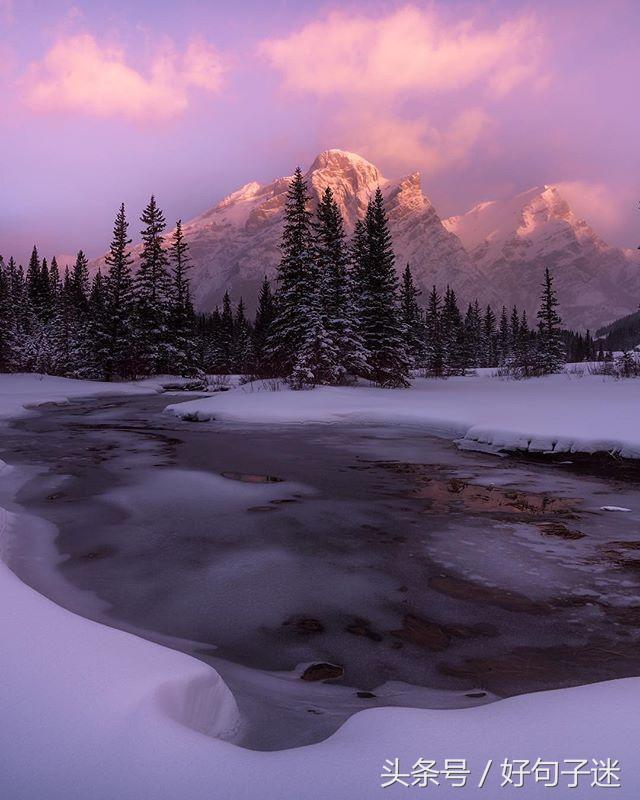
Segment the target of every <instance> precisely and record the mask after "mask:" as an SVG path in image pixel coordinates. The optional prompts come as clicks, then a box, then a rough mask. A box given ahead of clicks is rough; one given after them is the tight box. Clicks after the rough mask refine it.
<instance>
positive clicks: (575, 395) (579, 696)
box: [0, 376, 640, 800]
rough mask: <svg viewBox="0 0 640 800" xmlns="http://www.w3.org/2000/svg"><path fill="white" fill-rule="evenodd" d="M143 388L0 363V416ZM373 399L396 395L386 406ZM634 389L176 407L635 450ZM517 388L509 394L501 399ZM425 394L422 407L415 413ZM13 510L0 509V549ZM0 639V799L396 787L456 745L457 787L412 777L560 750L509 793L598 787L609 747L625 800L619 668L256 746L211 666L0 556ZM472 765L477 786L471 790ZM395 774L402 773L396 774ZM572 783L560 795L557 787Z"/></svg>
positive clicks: (470, 389)
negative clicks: (37, 580)
mask: <svg viewBox="0 0 640 800" xmlns="http://www.w3.org/2000/svg"><path fill="white" fill-rule="evenodd" d="M472 380H475V381H476V382H475V384H474V383H471V381H472ZM587 389H588V390H587ZM156 390H157V386H149V385H147V386H142V387H141V386H140V385H137V386H131V387H128V386H125V385H123V384H118V385H105V384H95V383H94V384H89V383H82V382H76V381H65V380H63V379H52V378H45V379H44V380H42V381H40V380H39V379H38V378H37V377H33V376H0V415H2V416H4V417H10V416H12V415H15V414H18V413H23V407H24V406H25V405H33V404H36V403H41V402H61V401H64V399H65V398H68V397H74V396H80V395H88V394H92V393H101V392H103V391H112V392H113V391H117V392H119V393H123V392H125V391H156ZM502 393H505V394H502ZM507 397H508V398H510V399H508V400H507V399H506V398H507ZM365 398H366V399H365ZM391 398H396V400H394V405H393V410H391V409H390V403H389V400H390V399H391ZM403 398H406V399H403ZM438 398H439V399H438ZM638 399H640V383H639V384H637V383H636V382H628V383H603V382H602V381H601V380H600V379H592V378H590V377H585V378H582V379H573V378H566V377H558V378H551V379H545V380H543V381H536V382H531V381H530V382H527V383H517V384H515V383H504V384H503V383H502V382H500V381H489V380H488V379H486V378H479V379H460V380H459V381H448V382H443V383H440V382H433V383H428V384H427V383H423V382H417V384H416V387H415V388H414V390H412V391H409V392H404V393H401V392H393V393H388V392H383V391H381V390H373V389H357V390H342V389H340V390H337V389H336V390H331V389H323V390H318V391H316V392H309V393H304V394H300V393H299V394H295V395H293V394H291V393H283V392H280V393H269V394H264V395H262V396H260V397H259V396H257V394H253V395H252V394H249V393H248V392H246V391H245V392H243V391H240V390H237V391H233V392H229V393H226V394H224V395H220V396H216V397H214V398H209V399H206V400H202V401H196V405H195V408H194V405H193V403H191V404H189V403H187V404H185V405H184V406H183V407H182V408H183V409H184V408H185V407H186V408H189V407H190V410H188V411H187V414H189V415H191V414H194V413H195V412H196V411H197V413H198V415H199V414H201V413H202V414H206V415H208V416H211V415H215V416H216V417H219V418H221V419H222V418H225V419H235V420H239V419H249V420H251V421H256V420H259V419H264V418H265V417H267V416H268V417H269V418H270V419H272V420H273V419H277V420H279V421H298V422H301V421H304V420H306V419H309V418H313V419H316V420H318V419H321V420H326V421H338V420H340V419H342V418H344V417H345V416H348V417H351V418H353V417H354V416H355V417H356V418H366V419H369V420H370V419H376V420H386V421H389V422H400V421H403V420H408V419H410V420H411V421H412V422H416V421H422V420H424V422H425V425H427V426H429V427H430V429H431V430H435V429H438V428H439V429H440V430H441V431H442V432H443V433H444V432H445V431H450V432H451V431H454V432H456V433H464V434H466V435H467V437H469V434H470V432H471V431H472V430H475V431H476V434H475V435H473V436H471V437H470V438H472V439H473V438H478V437H479V436H489V435H490V436H491V441H493V442H494V443H498V441H497V438H498V436H503V435H507V434H508V435H509V436H510V437H512V439H513V438H514V437H516V436H518V435H523V434H524V435H525V436H529V435H531V436H534V437H536V446H538V444H539V446H542V438H543V437H548V439H549V441H552V440H553V439H556V438H558V437H562V440H561V441H562V445H563V446H566V447H569V444H570V443H573V446H576V443H577V444H579V445H580V446H581V447H590V448H594V443H597V442H598V440H600V441H601V442H603V443H604V442H607V443H608V444H607V446H612V443H617V444H614V445H613V446H615V447H617V448H618V449H619V450H621V451H623V452H625V453H636V452H638V450H640V431H638V428H637V425H636V424H634V420H633V418H632V417H631V412H632V407H633V406H634V404H635V408H637V404H638ZM525 402H526V404H527V405H526V407H524V408H517V407H516V404H517V403H525ZM296 404H297V408H298V409H299V410H298V411H297V412H296V411H295V407H296ZM598 404H600V413H599V414H597V413H596V411H597V409H598ZM487 405H488V406H489V408H486V407H485V406H487ZM603 406H604V407H603ZM436 407H437V413H436V412H435V411H432V409H434V408H436ZM327 409H328V410H327ZM545 409H546V410H545ZM174 413H175V407H174ZM549 414H550V415H551V417H549V418H547V415H549ZM507 415H508V416H507ZM584 420H586V421H584ZM596 422H597V423H598V428H597V429H596V430H597V433H595V434H594V433H593V430H594V426H595V424H596ZM600 422H601V423H602V424H600ZM519 425H527V426H528V427H526V428H519V427H518V426H519ZM545 425H546V426H547V427H545ZM463 429H465V430H463ZM483 430H484V431H485V433H484V434H483V433H482V431H483ZM478 431H479V432H478ZM590 431H591V433H590ZM634 431H635V433H634ZM596 437H597V438H596ZM589 442H590V443H591V444H588V443H589ZM634 448H636V449H634ZM598 449H601V448H600V447H598ZM19 485H20V476H19V475H18V474H17V471H12V470H11V469H5V470H3V471H2V473H1V474H0V491H1V492H2V494H3V496H6V497H9V496H10V495H11V494H12V493H15V491H17V490H18V488H19ZM8 502H9V501H6V502H5V505H7V504H8ZM26 523H27V521H26V520H25V519H24V518H21V517H19V516H15V515H13V514H11V513H9V512H7V511H4V510H0V543H1V545H2V552H5V549H6V548H7V547H8V546H10V543H11V538H12V537H13V536H16V535H19V534H20V526H21V525H24V524H26ZM0 636H1V637H2V641H3V650H2V656H1V657H0V710H1V715H0V797H3V798H5V797H6V798H8V799H9V800H36V798H38V800H40V798H47V800H63V799H64V800H76V799H77V800H86V798H87V797H92V798H96V799H97V800H113V799H114V798H118V800H141V798H146V797H153V798H154V800H163V798H167V800H169V798H170V799H171V800H175V798H180V800H205V798H206V800H210V799H211V798H220V799H221V800H222V799H223V798H224V800H240V798H243V799H246V800H250V799H251V800H254V798H255V799H257V798H260V800H269V799H270V798H274V800H275V799H276V798H277V800H282V799H283V798H293V797H295V798H297V799H299V800H321V799H322V800H324V799H325V798H326V799H327V800H328V798H332V800H333V799H335V800H342V798H344V799H345V800H346V799H347V798H349V800H359V799H361V800H369V799H370V798H371V797H373V796H378V795H382V796H399V797H414V796H420V795H421V792H422V791H424V787H423V786H421V783H420V782H421V775H422V776H423V777H422V780H425V778H424V775H425V772H424V771H422V772H421V771H420V769H419V768H416V770H412V767H413V765H414V764H415V763H416V762H417V761H418V759H420V758H423V759H426V760H431V761H435V762H436V764H435V765H434V766H435V768H436V769H442V768H443V767H444V760H445V759H447V758H448V759H466V766H467V767H468V768H469V770H470V775H469V776H468V778H467V779H466V786H465V787H464V788H462V787H459V786H458V787H456V784H459V783H460V780H461V779H460V778H457V779H454V778H452V777H451V775H449V777H446V776H445V775H444V774H440V775H438V776H435V777H436V779H437V780H439V782H440V785H439V786H438V787H436V786H435V785H433V784H432V785H430V786H429V787H428V788H429V789H430V790H431V791H432V792H434V793H438V792H440V793H442V794H445V795H447V794H450V793H451V792H453V796H454V797H455V796H458V795H460V796H465V797H477V798H482V797H494V798H495V797H500V796H501V795H502V791H501V789H500V785H501V783H502V782H503V779H502V777H501V769H500V762H502V761H503V760H504V759H511V760H515V759H525V760H528V761H530V762H531V764H533V762H535V761H536V759H538V758H539V759H546V760H547V761H551V762H560V769H561V770H563V774H561V775H560V776H559V777H558V779H557V781H555V780H554V778H553V775H551V776H549V778H548V780H546V781H545V780H541V777H543V772H542V770H541V769H540V768H538V769H537V771H536V774H531V769H530V767H531V764H529V765H525V770H524V773H523V775H522V778H521V780H522V782H523V783H524V788H522V789H519V794H520V795H521V796H523V795H524V796H526V797H530V798H547V797H558V798H569V797H577V796H579V797H581V798H591V797H594V798H595V797H600V796H602V791H603V790H602V789H600V788H598V787H595V788H591V784H592V783H593V781H594V778H599V779H600V780H601V781H603V780H605V779H606V778H605V776H603V775H602V770H597V768H596V767H595V766H594V764H593V762H592V759H608V758H611V759H618V760H619V761H620V764H621V768H622V770H621V778H620V782H621V786H622V788H621V789H618V790H617V792H616V794H615V796H616V797H620V798H625V799H627V798H628V799H629V800H631V798H637V797H638V796H640V766H639V764H638V744H637V743H638V741H639V740H640V717H639V716H638V714H637V696H638V694H639V693H640V679H637V678H630V679H625V680H619V681H612V682H607V683H601V684H596V685H592V686H588V687H580V688H576V689H565V690H560V691H555V692H545V693H540V694H535V695H529V696H523V697H517V698H512V699H509V700H503V701H500V702H497V703H493V704H490V705H485V706H481V707H477V708H473V709H464V710H454V711H452V710H447V711H441V710H440V711H435V710H434V711H424V710H414V709H392V708H390V709H375V710H370V711H363V712H361V713H359V714H357V715H355V716H354V717H352V718H351V719H350V720H349V721H348V722H347V723H346V724H345V725H344V726H343V727H342V728H341V729H340V730H339V731H338V732H337V733H336V734H334V735H333V736H331V737H330V738H329V739H327V740H326V741H324V742H322V743H320V744H317V745H313V746H309V747H304V748H299V749H295V750H289V751H280V752H275V753H257V752H252V751H247V750H244V749H242V748H239V747H237V746H235V745H233V744H232V743H231V742H230V741H225V740H224V739H223V738H216V737H221V736H222V737H225V738H227V739H233V732H234V729H235V728H236V726H237V725H238V724H239V722H240V721H239V719H238V714H237V710H236V706H235V702H234V700H233V698H232V696H231V695H230V693H229V691H228V690H227V688H226V686H225V685H224V683H223V682H222V681H221V679H220V678H219V676H218V675H217V673H216V672H215V671H213V670H211V669H209V668H207V667H206V666H204V665H203V664H202V663H200V662H198V661H195V660H194V659H192V658H190V657H188V656H185V655H183V654H179V653H176V652H174V651H171V650H168V649H166V648H164V647H161V646H159V645H155V644H152V643H149V642H147V641H143V640H142V639H139V638H137V637H135V636H131V635H128V634H126V633H123V632H121V631H117V630H113V629H110V628H107V627H104V626H101V625H99V624H97V623H93V622H90V621H88V620H85V619H83V618H81V617H78V616H76V615H74V614H71V613H70V612H67V611H65V610H63V609H61V608H60V607H58V606H56V605H55V604H53V603H51V602H50V601H48V600H46V599H45V598H43V597H42V596H40V595H39V594H37V593H36V592H35V591H33V590H32V589H30V588H29V587H27V586H26V585H24V584H23V583H21V582H20V581H19V580H18V579H17V578H16V577H15V576H14V575H13V573H11V572H10V570H9V569H8V568H7V567H5V566H4V564H1V563H0ZM386 759H391V761H393V760H394V759H398V760H399V761H398V765H399V767H400V772H402V773H411V772H412V771H413V776H409V775H406V774H404V775H403V776H402V777H401V778H400V780H401V781H403V782H404V783H400V782H396V784H395V785H393V786H390V787H389V788H388V789H386V790H382V789H381V784H382V783H387V782H389V781H390V780H391V779H390V777H383V778H381V773H382V771H383V764H384V762H385V760H386ZM575 760H585V761H586V762H587V763H584V764H582V763H581V762H578V763H576V761H575ZM423 766H424V765H423ZM487 767H488V774H487V777H486V780H485V783H484V787H483V788H478V783H479V782H480V781H481V778H482V776H483V773H484V772H485V771H486V769H487ZM591 770H595V771H593V772H592V771H591ZM551 771H552V772H553V769H552V770H551ZM536 778H537V781H536ZM413 781H416V785H413V786H410V785H405V784H411V783H412V782H413ZM511 781H512V785H511V786H507V787H505V789H504V791H505V796H508V794H509V792H510V791H512V790H513V788H514V785H513V784H515V785H516V786H517V785H519V779H518V776H517V775H516V774H515V773H514V774H512V776H511ZM576 782H577V783H578V785H579V786H580V789H579V790H578V792H576V789H571V788H569V787H570V786H571V785H572V783H576ZM545 784H546V785H545ZM552 787H555V788H552ZM605 794H606V792H605Z"/></svg>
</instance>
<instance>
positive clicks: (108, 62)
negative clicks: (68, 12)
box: [22, 33, 223, 122]
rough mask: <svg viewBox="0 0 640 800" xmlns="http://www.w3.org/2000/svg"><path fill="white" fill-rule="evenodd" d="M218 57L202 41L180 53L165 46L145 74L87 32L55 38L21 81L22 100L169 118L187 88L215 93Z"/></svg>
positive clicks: (40, 108) (42, 108) (44, 108)
mask: <svg viewBox="0 0 640 800" xmlns="http://www.w3.org/2000/svg"><path fill="white" fill-rule="evenodd" d="M222 74H223V62H222V59H221V57H220V55H219V54H218V53H217V51H216V50H215V49H214V48H213V47H212V46H211V45H209V44H207V43H206V42H205V41H204V40H201V39H196V40H193V41H192V42H191V43H190V44H189V45H188V47H187V50H186V52H185V53H184V54H183V55H180V54H179V53H177V52H176V51H175V49H174V48H173V47H167V48H165V49H164V51H163V52H160V53H158V54H156V56H155V57H154V58H153V59H152V61H151V63H150V65H149V68H148V70H147V73H146V74H145V73H143V72H141V71H140V70H138V69H136V68H135V67H133V66H131V65H130V64H129V63H127V58H126V54H125V53H124V51H123V50H122V49H121V48H119V47H117V46H107V45H101V44H100V43H99V42H98V41H97V40H96V39H95V37H94V36H92V35H91V34H88V33H83V34H77V35H72V36H67V37H63V38H60V39H58V40H57V41H56V43H55V44H54V45H53V47H52V48H51V49H50V50H49V51H48V52H47V53H46V54H45V56H44V57H43V59H42V60H41V61H37V62H32V63H31V64H30V65H29V67H28V69H27V71H26V74H25V75H24V78H23V80H22V88H23V97H24V102H25V103H26V104H27V105H28V106H29V107H30V108H31V109H32V110H34V111H37V112H41V113H52V112H53V113H58V112H74V113H80V114H86V115H89V116H96V117H114V116H120V117H125V118H127V119H131V120H136V121H139V122H145V121H150V120H163V119H169V118H171V117H174V116H176V115H179V114H180V113H182V112H183V111H185V110H186V108H187V107H188V105H189V99H190V98H189V89H190V88H191V87H198V88H200V89H204V90H206V91H209V92H216V91H218V90H219V89H220V87H221V85H222Z"/></svg>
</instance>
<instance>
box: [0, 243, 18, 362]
mask: <svg viewBox="0 0 640 800" xmlns="http://www.w3.org/2000/svg"><path fill="white" fill-rule="evenodd" d="M12 268H13V265H12V266H11V268H10V267H7V266H5V264H4V261H3V259H2V256H0V372H14V371H15V370H17V369H19V366H20V358H19V349H18V327H17V319H16V314H15V309H14V305H13V301H12V296H11V272H10V269H12Z"/></svg>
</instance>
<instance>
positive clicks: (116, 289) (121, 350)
mask: <svg viewBox="0 0 640 800" xmlns="http://www.w3.org/2000/svg"><path fill="white" fill-rule="evenodd" d="M128 228H129V223H128V222H127V219H126V214H125V208H124V203H123V204H122V205H121V206H120V210H119V211H118V214H117V216H116V219H115V222H114V226H113V239H112V240H111V245H110V246H109V253H108V255H107V256H106V258H105V263H106V264H107V266H108V268H109V271H108V273H107V276H106V279H105V281H104V291H103V293H104V316H103V319H102V323H103V324H104V331H103V332H101V333H100V334H99V335H98V338H99V339H100V340H102V341H103V342H104V347H103V351H102V352H103V359H102V367H103V371H104V376H105V377H106V379H107V380H110V379H112V378H114V377H116V376H120V377H124V378H133V377H135V374H136V361H137V358H136V346H137V345H136V341H135V340H136V339H137V331H136V330H135V322H136V314H135V311H136V309H135V297H134V286H133V277H132V274H131V263H132V258H131V255H130V253H129V251H128V249H127V248H128V246H129V245H130V244H131V239H129V237H128V235H127V230H128ZM94 288H95V286H94Z"/></svg>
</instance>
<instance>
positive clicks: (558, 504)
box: [0, 395, 640, 748]
mask: <svg viewBox="0 0 640 800" xmlns="http://www.w3.org/2000/svg"><path fill="white" fill-rule="evenodd" d="M172 400H175V398H168V397H167V396H164V397H163V396H157V395H151V396H142V397H128V398H116V399H114V398H108V399H93V400H89V401H84V402H75V403H72V404H70V405H68V406H63V407H48V408H45V409H42V410H41V411H39V412H38V413H34V414H33V415H31V416H29V417H28V418H25V419H23V420H20V421H18V422H15V423H14V424H13V425H12V426H11V427H10V428H8V429H6V430H4V431H3V435H2V450H1V451H0V457H1V458H3V459H4V460H5V461H7V462H9V463H11V464H23V465H26V466H29V467H30V468H34V467H36V468H37V471H38V475H37V476H34V477H33V478H32V480H30V481H29V482H28V483H27V484H26V485H25V486H24V488H23V489H22V491H21V492H20V495H19V497H18V502H19V503H20V504H21V506H23V507H24V508H25V509H27V510H28V511H30V512H31V513H33V514H36V515H38V516H40V517H43V518H45V519H47V520H49V521H50V522H52V523H53V524H54V525H55V526H56V528H57V530H58V536H57V539H56V547H57V549H58V551H59V553H60V554H61V555H62V556H63V559H62V560H61V561H60V563H59V565H58V571H59V574H60V575H61V576H62V577H63V578H64V581H59V582H58V583H53V582H51V581H50V580H45V578H44V576H45V569H43V564H42V563H41V561H40V560H36V559H35V557H34V558H30V555H29V554H30V552H35V550H34V548H32V546H31V543H30V541H29V535H28V534H27V533H25V541H24V543H23V544H24V546H23V547H22V548H21V557H20V558H19V559H17V560H16V562H15V563H14V564H12V566H13V567H14V569H16V571H17V572H19V573H20V574H21V576H22V577H23V579H25V580H26V581H27V582H29V583H32V584H33V585H35V586H36V588H39V589H40V590H41V591H43V592H45V593H47V594H49V595H51V596H52V597H53V599H55V600H56V601H57V602H59V603H61V604H62V605H66V606H68V607H71V608H73V610H75V611H78V612H79V613H82V614H84V615H85V616H90V617H93V618H97V619H100V620H102V621H106V622H108V623H109V624H111V625H114V626H116V627H121V628H124V629H126V630H133V631H136V632H138V633H139V634H141V635H145V636H147V637H148V638H150V639H154V640H156V641H164V642H167V643H169V644H170V645H171V646H174V647H177V648H180V649H184V650H186V651H187V652H191V653H193V654H194V655H196V656H198V657H199V658H202V659H203V660H205V661H207V662H208V663H211V664H213V665H214V666H215V667H216V668H217V669H218V670H219V671H220V672H221V673H222V675H223V677H224V678H225V680H226V681H227V682H228V683H229V685H230V686H231V688H232V689H233V691H234V693H235V694H236V697H237V698H238V701H239V705H240V707H241V709H242V711H243V712H244V714H245V715H246V717H247V720H248V723H247V728H246V731H245V735H244V739H243V741H242V743H244V744H246V745H247V746H252V747H261V748H274V747H282V746H291V745H293V744H302V743H306V742H309V741H315V740H318V739H319V738H322V737H323V736H326V735H327V734H328V733H330V732H331V731H332V730H334V729H335V728H336V727H338V726H339V725H340V724H341V723H342V722H343V721H344V719H345V718H346V717H347V716H348V715H349V714H351V713H353V712H354V711H357V710H359V709H361V708H365V707H369V706H371V705H376V704H377V705H389V704H391V705H418V706H434V707H438V706H441V707H448V706H449V707H450V706H463V705H470V704H476V703H481V702H487V701H488V700H491V699H493V698H494V697H495V696H506V695H510V694H515V693H520V692H525V691H532V690H539V689H547V688H555V687H560V686H567V685H574V684H581V683H587V682H590V681H596V680H604V679H608V678H613V677H621V676H627V675H635V674H639V673H640V649H639V648H638V638H639V635H640V592H639V589H640V491H639V490H638V487H637V486H636V484H634V483H633V482H629V481H625V482H615V481H608V480H605V479H603V478H599V477H589V476H584V475H578V474H575V473H572V472H571V471H570V470H571V465H567V464H564V465H554V466H548V465H537V464H536V465H532V464H526V463H522V462H521V461H516V460H514V459H509V458H498V457H496V456H491V455H485V454H479V453H471V452H462V451H459V450H457V449H456V448H455V446H454V445H452V444H451V443H448V442H446V441H444V440H439V439H435V438H433V437H428V436H425V435H424V433H422V432H421V431H420V430H418V429H416V428H411V427H402V428H393V427H391V426H388V427H385V426H375V427H374V426H362V427H356V426H352V425H342V426H336V425H307V426H304V427H302V426H299V425H298V426H280V427H271V426H255V425H254V426H244V427H240V426H237V425H236V426H232V425H222V424H218V423H215V422H212V423H189V422H182V421H179V420H176V419H174V418H172V417H170V416H167V415H164V414H162V413H161V412H162V410H163V409H164V407H165V406H166V405H167V404H168V403H169V402H171V401H172ZM605 505H617V506H625V507H628V508H630V509H632V511H631V513H607V512H604V511H601V510H600V507H601V506H605ZM44 566H45V567H46V566H47V565H44ZM49 566H50V567H51V566H52V565H49ZM67 589H68V591H67ZM72 589H73V590H72ZM77 589H80V590H83V591H82V592H78V591H75V590H77ZM96 601H97V602H96ZM312 662H329V663H331V664H335V665H339V666H341V667H342V668H343V670H344V674H343V677H342V678H341V679H339V680H338V681H336V682H335V683H332V684H325V683H308V682H305V681H301V680H300V678H299V677H298V676H299V674H300V672H301V671H302V668H300V669H299V670H298V672H297V673H294V672H292V671H293V670H294V669H295V668H296V666H297V665H301V664H309V663H312ZM358 692H359V693H360V695H359V694H358ZM363 694H364V696H363ZM371 694H373V695H375V696H374V697H371V696H370V695H371Z"/></svg>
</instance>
